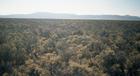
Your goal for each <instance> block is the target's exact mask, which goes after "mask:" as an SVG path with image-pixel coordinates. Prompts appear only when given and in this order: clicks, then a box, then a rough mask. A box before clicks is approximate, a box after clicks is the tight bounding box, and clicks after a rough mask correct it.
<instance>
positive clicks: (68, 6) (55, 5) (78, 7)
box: [0, 0, 140, 16]
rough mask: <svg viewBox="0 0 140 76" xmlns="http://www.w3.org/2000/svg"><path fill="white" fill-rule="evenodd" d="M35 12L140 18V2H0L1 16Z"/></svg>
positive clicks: (71, 0) (16, 0)
mask: <svg viewBox="0 0 140 76" xmlns="http://www.w3.org/2000/svg"><path fill="white" fill-rule="evenodd" d="M34 12H52V13H69V14H80V15H110V14H111V15H133V16H140V0H0V15H7V14H28V13H34Z"/></svg>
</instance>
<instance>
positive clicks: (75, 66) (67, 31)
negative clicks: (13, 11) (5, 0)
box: [0, 19, 140, 76]
mask: <svg viewBox="0 0 140 76" xmlns="http://www.w3.org/2000/svg"><path fill="white" fill-rule="evenodd" d="M0 76H140V21H115V20H112V21H111V20H69V19H67V20H61V19H0Z"/></svg>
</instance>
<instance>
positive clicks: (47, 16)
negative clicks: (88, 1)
mask: <svg viewBox="0 0 140 76" xmlns="http://www.w3.org/2000/svg"><path fill="white" fill-rule="evenodd" d="M0 18H41V19H96V20H138V21H140V17H138V16H130V15H124V16H121V15H76V14H62V13H49V12H38V13H32V14H12V15H0Z"/></svg>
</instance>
